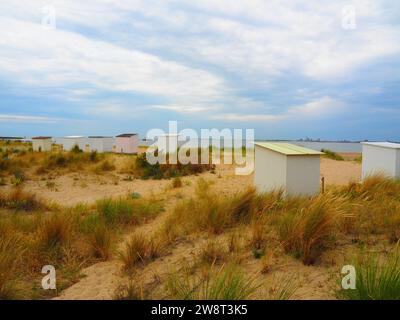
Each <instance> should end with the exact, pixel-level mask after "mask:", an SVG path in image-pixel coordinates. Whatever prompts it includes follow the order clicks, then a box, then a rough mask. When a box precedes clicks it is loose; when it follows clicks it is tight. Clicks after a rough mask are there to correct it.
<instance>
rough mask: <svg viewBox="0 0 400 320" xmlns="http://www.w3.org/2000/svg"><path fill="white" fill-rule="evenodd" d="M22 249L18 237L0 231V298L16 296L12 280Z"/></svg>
mask: <svg viewBox="0 0 400 320" xmlns="http://www.w3.org/2000/svg"><path fill="white" fill-rule="evenodd" d="M0 232H1V231H0ZM22 250H23V249H22V247H21V241H20V239H19V237H17V236H15V235H9V234H4V232H1V233H0V300H7V299H14V298H17V297H18V290H17V288H16V287H15V281H14V280H15V273H16V272H17V268H18V265H19V264H20V263H21V261H22V260H21V257H22Z"/></svg>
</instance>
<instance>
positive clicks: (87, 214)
mask: <svg viewBox="0 0 400 320" xmlns="http://www.w3.org/2000/svg"><path fill="white" fill-rule="evenodd" d="M15 192H18V193H16V194H14V193H11V194H6V195H2V197H1V202H0V204H1V208H2V210H1V211H0V298H4V299H14V298H21V299H31V298H35V299H40V298H48V297H51V296H52V295H54V294H56V292H54V291H43V290H41V289H40V285H39V287H36V286H33V285H32V284H33V283H36V282H37V281H39V279H41V277H42V276H43V275H42V274H41V272H40V271H41V268H42V266H43V265H46V264H51V265H54V266H55V267H56V269H57V284H58V285H57V288H58V289H59V290H60V289H62V288H64V287H66V286H68V285H71V284H72V283H74V282H75V281H76V280H77V279H78V278H79V274H80V270H81V269H82V268H83V267H85V266H87V265H90V264H92V263H94V262H96V261H98V260H107V259H109V258H110V257H111V255H112V251H113V246H112V240H113V239H115V238H116V237H117V236H118V235H119V234H120V232H121V231H123V230H124V228H125V227H126V226H127V225H128V224H131V223H134V224H140V223H144V222H146V221H147V220H148V219H151V218H153V217H155V216H156V215H157V214H158V213H159V212H161V210H162V204H161V203H160V202H159V201H156V200H155V199H146V198H140V199H130V198H129V197H126V198H120V199H116V200H111V199H106V200H104V201H106V202H107V203H108V205H109V206H111V208H112V209H111V214H110V215H107V214H108V213H109V212H108V211H107V210H105V211H104V210H102V208H103V207H102V206H101V205H100V206H99V207H97V205H92V206H87V205H80V206H76V207H73V208H62V207H60V208H58V207H54V206H48V205H46V204H42V203H41V202H40V201H38V200H37V199H36V197H35V196H34V195H32V194H27V193H24V192H23V191H22V190H18V191H15ZM36 201H38V202H37V203H36ZM114 202H115V203H114ZM121 202H124V204H123V205H120V204H121ZM16 203H17V204H16ZM127 207H129V209H126V208H127ZM16 208H18V211H15V209H16ZM115 208H116V209H115ZM113 210H115V211H113ZM115 212H116V214H115ZM126 212H128V213H129V215H128V216H126V215H125V214H126ZM110 217H111V218H110ZM128 218H129V219H128ZM157 251H158V249H157V246H156V243H155V242H152V243H151V246H150V247H149V248H148V249H147V251H146V256H145V257H146V259H152V258H154V257H155V256H156V255H157ZM39 283H40V282H39Z"/></svg>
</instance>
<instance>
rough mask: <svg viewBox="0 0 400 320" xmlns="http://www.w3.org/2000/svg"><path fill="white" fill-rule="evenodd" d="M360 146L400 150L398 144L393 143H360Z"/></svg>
mask: <svg viewBox="0 0 400 320" xmlns="http://www.w3.org/2000/svg"><path fill="white" fill-rule="evenodd" d="M361 143H362V144H365V145H369V146H376V147H383V148H390V149H400V143H393V142H361Z"/></svg>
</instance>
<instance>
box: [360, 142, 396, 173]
mask: <svg viewBox="0 0 400 320" xmlns="http://www.w3.org/2000/svg"><path fill="white" fill-rule="evenodd" d="M361 144H362V178H363V179H364V178H365V177H367V176H369V175H373V174H379V173H383V174H385V175H387V176H389V177H392V178H400V144H399V143H392V142H362V143H361Z"/></svg>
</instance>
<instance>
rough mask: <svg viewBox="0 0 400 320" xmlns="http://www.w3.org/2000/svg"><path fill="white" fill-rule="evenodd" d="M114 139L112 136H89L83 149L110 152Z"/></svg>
mask: <svg viewBox="0 0 400 320" xmlns="http://www.w3.org/2000/svg"><path fill="white" fill-rule="evenodd" d="M114 140H115V139H114V138H113V137H104V136H90V137H88V138H87V144H86V146H85V149H84V151H86V152H91V151H97V152H99V153H102V152H112V151H113V146H114Z"/></svg>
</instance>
